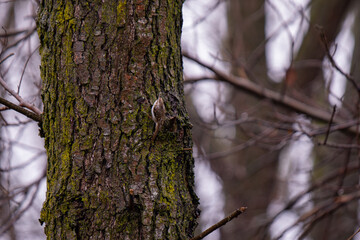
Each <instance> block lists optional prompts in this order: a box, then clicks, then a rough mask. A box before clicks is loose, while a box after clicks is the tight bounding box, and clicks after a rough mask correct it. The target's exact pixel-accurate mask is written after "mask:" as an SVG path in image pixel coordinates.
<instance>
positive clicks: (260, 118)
mask: <svg viewBox="0 0 360 240" xmlns="http://www.w3.org/2000/svg"><path fill="white" fill-rule="evenodd" d="M37 4H38V3H37V1H36V0H16V1H1V2H0V6H1V8H0V23H1V29H0V53H1V54H0V63H1V64H0V74H1V77H2V78H3V79H4V81H5V82H6V85H7V86H8V87H9V88H11V89H12V90H14V91H15V92H16V93H18V94H19V95H20V96H21V97H22V98H24V99H25V100H26V101H28V102H30V103H33V104H34V105H35V106H37V107H38V108H40V109H41V97H40V86H41V79H40V74H39V64H40V57H39V54H38V47H39V40H38V36H37V33H36V23H35V17H36V9H37ZM359 10H360V2H359V1H356V0H312V1H311V0H196V1H195V0H187V1H185V2H184V6H183V18H184V19H183V20H184V22H183V35H182V49H183V56H184V57H183V60H184V76H185V77H184V87H185V93H186V96H185V97H186V103H187V109H188V111H189V114H190V118H191V122H192V124H193V142H194V148H193V155H194V158H195V177H196V191H197V194H198V196H199V197H200V208H201V210H202V213H201V216H200V219H199V227H198V229H197V233H200V232H201V231H203V230H205V229H206V228H207V227H209V226H211V225H213V224H215V223H216V222H218V221H220V220H221V219H222V218H224V217H225V216H227V215H229V214H230V213H232V212H233V211H235V210H236V209H238V208H240V207H243V206H246V207H247V211H246V212H245V213H244V214H242V215H240V216H239V217H237V218H236V219H234V220H233V221H231V222H230V223H228V224H227V225H225V226H224V227H222V228H220V229H219V230H217V231H215V232H213V233H212V234H210V235H209V236H208V237H206V238H205V239H207V240H210V239H211V240H220V239H221V240H233V239H283V240H284V239H289V240H294V239H360V237H357V235H356V232H357V231H358V229H359V226H360V214H359V208H360V205H359V204H360V202H359V197H360V191H359V170H360V152H359V150H360V142H359V141H360V138H359V132H360V131H359V117H360V103H359V100H360V98H359V93H360V87H359V86H360V80H359V79H360V76H359V75H360V68H359V67H358V63H359V62H360V47H359V46H360V37H359V32H360V26H359V25H358V24H359V23H360V21H359V14H360V12H359ZM0 96H1V97H3V98H6V99H8V100H10V101H12V102H16V100H15V99H14V98H13V97H11V96H10V94H8V93H6V91H5V89H4V87H3V86H0ZM0 127H1V128H0V239H11V240H12V239H45V235H44V233H43V229H42V227H41V226H40V224H39V222H38V219H39V215H40V209H41V206H42V202H43V201H44V199H45V191H46V186H45V185H46V181H45V172H46V153H45V150H44V148H43V140H42V139H41V138H40V137H39V136H38V126H37V124H36V123H34V121H32V120H29V119H28V118H26V117H24V116H22V115H20V114H17V113H15V112H14V111H9V110H8V109H6V108H5V107H2V105H1V106H0ZM359 235H360V234H359Z"/></svg>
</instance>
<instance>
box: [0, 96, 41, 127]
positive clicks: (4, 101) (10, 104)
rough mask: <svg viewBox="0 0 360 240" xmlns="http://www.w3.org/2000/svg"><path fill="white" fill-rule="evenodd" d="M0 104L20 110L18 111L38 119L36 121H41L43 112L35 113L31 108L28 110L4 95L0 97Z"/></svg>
mask: <svg viewBox="0 0 360 240" xmlns="http://www.w3.org/2000/svg"><path fill="white" fill-rule="evenodd" d="M0 104H3V105H5V106H6V107H8V108H10V109H12V110H14V111H16V112H18V113H21V114H23V115H25V116H27V117H28V118H31V119H32V120H34V121H36V122H41V114H36V113H33V112H31V111H29V110H26V109H25V108H23V107H21V106H18V105H16V104H14V103H12V102H10V101H8V100H6V99H4V98H2V97H0Z"/></svg>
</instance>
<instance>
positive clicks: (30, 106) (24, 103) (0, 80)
mask: <svg viewBox="0 0 360 240" xmlns="http://www.w3.org/2000/svg"><path fill="white" fill-rule="evenodd" d="M0 85H2V86H3V87H4V88H5V90H6V91H7V92H8V93H10V94H11V95H12V96H13V97H15V98H16V100H18V101H19V103H20V107H25V108H27V109H29V110H31V111H33V112H34V113H36V114H38V115H41V114H42V112H41V111H40V109H38V108H37V107H35V106H34V105H33V104H30V103H28V102H27V101H25V100H24V99H23V98H22V97H21V96H20V95H19V94H17V93H16V92H15V91H14V90H12V89H11V88H10V87H9V86H8V85H7V83H6V82H5V81H4V79H3V78H2V77H0ZM4 105H5V104H4Z"/></svg>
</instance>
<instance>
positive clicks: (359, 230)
mask: <svg viewBox="0 0 360 240" xmlns="http://www.w3.org/2000/svg"><path fill="white" fill-rule="evenodd" d="M359 232H360V228H358V230H357V231H356V232H354V234H353V235H351V236H350V237H349V238H348V239H347V240H351V239H353V238H354V237H355V235H356V234H358V233H359Z"/></svg>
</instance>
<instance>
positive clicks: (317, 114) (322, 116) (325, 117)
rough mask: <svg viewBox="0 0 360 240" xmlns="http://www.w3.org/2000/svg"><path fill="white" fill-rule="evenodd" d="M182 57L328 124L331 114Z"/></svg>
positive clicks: (187, 55) (197, 60)
mask: <svg viewBox="0 0 360 240" xmlns="http://www.w3.org/2000/svg"><path fill="white" fill-rule="evenodd" d="M183 56H184V57H186V58H188V59H190V60H192V61H194V62H196V63H198V64H199V65H201V66H203V67H205V68H207V69H209V70H211V71H212V72H214V73H215V74H216V76H217V77H218V78H219V80H221V81H225V82H228V83H230V84H232V85H234V86H236V87H238V88H241V89H244V90H246V91H247V92H249V93H251V94H253V95H256V96H258V97H262V98H267V99H269V100H272V101H274V102H277V103H280V104H282V105H283V106H285V107H288V108H291V109H293V110H295V111H298V112H301V113H304V114H307V115H308V116H310V117H312V118H316V119H318V120H321V121H325V122H329V121H330V119H331V114H330V113H329V112H328V111H324V110H322V109H319V108H315V107H313V106H310V105H307V104H304V103H302V102H300V101H298V100H296V99H294V98H291V97H289V96H286V95H282V94H280V93H278V92H275V91H272V90H270V89H267V88H265V87H263V86H261V85H258V84H256V83H254V82H252V81H249V80H247V79H245V78H239V77H235V76H233V75H229V74H226V73H224V72H222V71H221V70H219V69H216V68H215V67H212V66H210V65H209V64H207V63H204V62H203V61H201V60H199V59H198V58H196V57H194V56H191V55H190V54H189V53H187V52H183ZM185 83H186V82H185ZM334 122H336V123H339V122H340V119H338V118H336V117H335V118H334Z"/></svg>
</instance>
